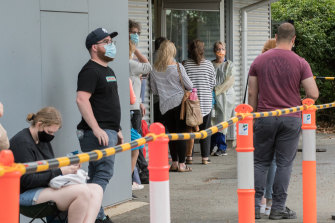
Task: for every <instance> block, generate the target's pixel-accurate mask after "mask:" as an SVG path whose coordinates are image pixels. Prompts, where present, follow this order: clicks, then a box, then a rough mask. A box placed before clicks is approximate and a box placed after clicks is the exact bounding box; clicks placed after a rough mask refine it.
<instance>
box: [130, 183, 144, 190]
mask: <svg viewBox="0 0 335 223" xmlns="http://www.w3.org/2000/svg"><path fill="white" fill-rule="evenodd" d="M143 188H144V185H142V184H138V183H135V182H133V185H131V189H132V190H142V189H143Z"/></svg>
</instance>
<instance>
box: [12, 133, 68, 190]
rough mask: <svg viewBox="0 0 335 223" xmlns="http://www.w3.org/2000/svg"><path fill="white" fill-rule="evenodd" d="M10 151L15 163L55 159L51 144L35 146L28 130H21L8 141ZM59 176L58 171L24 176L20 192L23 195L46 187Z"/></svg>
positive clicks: (60, 173) (42, 143) (59, 172)
mask: <svg viewBox="0 0 335 223" xmlns="http://www.w3.org/2000/svg"><path fill="white" fill-rule="evenodd" d="M10 150H12V151H13V154H14V160H15V162H16V163H28V162H34V161H39V160H47V159H52V158H54V157H55V155H54V152H53V150H52V147H51V144H50V143H46V142H40V143H38V144H36V143H35V141H34V139H33V137H32V136H31V134H30V131H29V128H26V129H23V130H21V131H20V132H19V133H17V134H16V135H15V136H13V138H11V139H10ZM59 175H62V172H61V170H60V169H52V170H47V171H44V172H39V173H31V174H25V175H23V176H22V177H21V184H20V191H21V193H23V192H25V191H26V190H29V189H33V188H36V187H48V184H49V182H50V180H51V179H52V178H54V177H57V176H59Z"/></svg>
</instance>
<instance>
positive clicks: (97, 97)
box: [77, 60, 121, 132]
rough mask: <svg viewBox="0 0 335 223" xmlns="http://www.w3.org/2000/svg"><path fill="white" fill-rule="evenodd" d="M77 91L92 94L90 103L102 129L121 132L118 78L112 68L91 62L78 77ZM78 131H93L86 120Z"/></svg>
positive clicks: (78, 127) (80, 124)
mask: <svg viewBox="0 0 335 223" xmlns="http://www.w3.org/2000/svg"><path fill="white" fill-rule="evenodd" d="M77 91H86V92H89V93H91V94H92V95H91V98H90V103H91V106H92V109H93V114H94V117H95V119H96V120H97V122H98V124H99V126H100V128H102V129H113V130H115V131H117V132H118V131H119V130H120V120H121V109H120V100H119V94H118V87H117V81H116V76H115V74H114V72H113V70H112V69H111V68H110V67H108V66H107V67H104V66H102V65H100V64H98V63H96V62H94V61H92V60H89V61H88V62H87V63H86V64H85V66H84V67H83V68H82V69H81V71H80V72H79V75H78V83H77ZM77 129H84V130H89V129H91V128H90V127H89V126H88V124H87V123H86V121H85V120H84V118H82V120H81V122H80V123H79V124H78V126H77Z"/></svg>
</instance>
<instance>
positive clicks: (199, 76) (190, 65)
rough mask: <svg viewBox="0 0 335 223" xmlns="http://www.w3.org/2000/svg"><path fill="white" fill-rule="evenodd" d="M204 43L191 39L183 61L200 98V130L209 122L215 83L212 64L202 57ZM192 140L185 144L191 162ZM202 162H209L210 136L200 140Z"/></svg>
mask: <svg viewBox="0 0 335 223" xmlns="http://www.w3.org/2000/svg"><path fill="white" fill-rule="evenodd" d="M204 54H205V44H204V42H202V41H200V40H193V42H192V43H191V44H190V45H189V48H188V57H189V59H188V60H186V61H185V62H184V67H185V70H186V72H187V75H188V76H189V78H190V79H191V81H192V83H193V87H195V88H197V93H198V97H199V100H200V108H201V113H202V115H203V123H202V124H201V125H200V126H199V128H200V130H204V129H207V128H208V127H210V124H211V115H210V114H211V110H212V100H213V98H212V91H213V88H214V86H215V84H216V81H215V70H214V67H213V64H212V63H211V62H210V61H209V60H206V59H205V58H204ZM193 144H194V142H193V140H190V141H189V142H188V146H187V163H192V149H193ZM200 148H201V156H202V164H205V165H206V164H208V163H210V160H209V159H208V157H209V149H210V137H207V138H205V139H202V140H200Z"/></svg>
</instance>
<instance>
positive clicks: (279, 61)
mask: <svg viewBox="0 0 335 223" xmlns="http://www.w3.org/2000/svg"><path fill="white" fill-rule="evenodd" d="M249 75H250V76H256V77H257V81H258V103H257V112H263V111H272V110H276V109H283V108H289V107H296V106H299V105H301V98H300V92H299V91H300V83H301V81H302V80H304V79H306V78H309V77H312V76H313V74H312V70H311V67H310V66H309V64H308V63H307V61H306V60H305V59H303V58H301V57H299V56H298V55H297V54H295V53H294V52H293V51H290V50H282V49H271V50H269V51H267V52H265V53H263V54H261V55H259V56H258V57H257V58H256V59H255V60H254V62H253V63H252V64H251V67H250V70H249ZM287 116H293V117H300V112H298V113H292V114H289V115H287Z"/></svg>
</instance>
